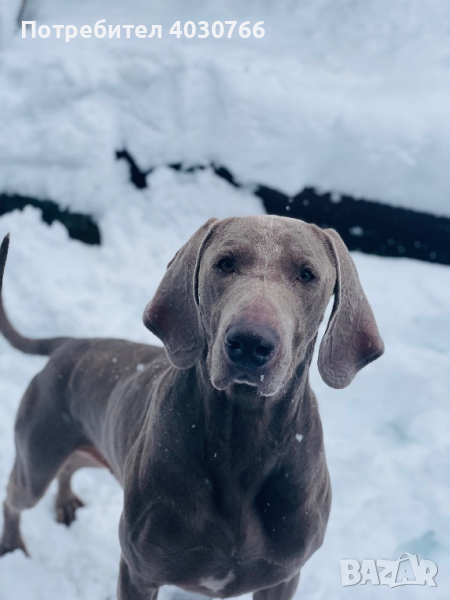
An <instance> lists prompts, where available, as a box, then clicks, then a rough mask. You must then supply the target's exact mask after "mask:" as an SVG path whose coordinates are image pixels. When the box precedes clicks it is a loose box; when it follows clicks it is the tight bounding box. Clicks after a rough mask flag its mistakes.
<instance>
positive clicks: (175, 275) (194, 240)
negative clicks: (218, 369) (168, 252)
mask: <svg viewBox="0 0 450 600" xmlns="http://www.w3.org/2000/svg"><path fill="white" fill-rule="evenodd" d="M217 221H218V219H209V221H207V222H206V223H205V224H204V225H202V226H201V227H200V229H198V230H197V231H196V232H195V233H194V235H193V236H192V237H191V238H190V240H189V241H188V242H187V243H186V244H185V245H184V246H183V247H182V248H181V249H180V250H178V252H177V253H176V254H175V256H174V258H173V259H172V260H171V261H170V262H169V264H168V265H167V271H166V273H165V275H164V277H163V279H162V281H161V283H160V284H159V287H158V289H157V290H156V294H155V295H154V297H153V299H152V300H151V301H150V302H149V304H148V305H147V307H146V309H145V311H144V316H143V321H144V325H145V326H146V327H147V329H150V331H151V332H152V333H154V334H155V335H156V336H157V337H159V339H160V340H161V341H162V342H163V344H164V346H165V348H166V352H167V356H168V357H169V359H170V362H171V363H172V364H173V365H174V366H175V367H177V368H178V369H188V368H189V367H192V366H193V365H194V364H195V363H196V362H197V361H198V360H199V358H200V356H201V354H202V352H203V350H204V345H205V333H204V330H203V326H202V323H201V321H200V313H199V309H198V299H197V276H198V269H199V263H200V259H201V255H202V250H203V247H204V245H205V243H206V241H207V240H208V238H209V236H210V235H211V233H212V230H213V227H214V225H215V223H217Z"/></svg>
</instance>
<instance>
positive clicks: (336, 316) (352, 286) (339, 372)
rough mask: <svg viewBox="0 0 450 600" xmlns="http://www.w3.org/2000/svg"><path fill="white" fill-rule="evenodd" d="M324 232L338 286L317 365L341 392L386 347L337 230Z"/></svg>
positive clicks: (324, 378) (330, 383) (330, 384)
mask: <svg viewBox="0 0 450 600" xmlns="http://www.w3.org/2000/svg"><path fill="white" fill-rule="evenodd" d="M324 233H325V235H326V241H327V245H328V247H329V251H330V253H331V255H332V258H333V260H334V263H335V268H336V284H335V289H334V305H333V310H332V312H331V316H330V320H329V321H328V326H327V330H326V332H325V335H324V336H323V339H322V342H321V344H320V349H319V359H318V366H319V372H320V374H321V376H322V379H323V380H324V381H325V383H326V384H328V385H329V386H330V387H333V388H337V389H341V388H344V387H347V386H348V385H349V384H350V383H351V382H352V380H353V378H354V377H355V375H356V374H357V373H358V371H359V370H360V369H362V368H363V367H365V366H366V365H368V364H369V363H370V362H372V361H373V360H375V359H377V358H379V357H380V356H381V355H382V354H383V352H384V344H383V340H382V339H381V337H380V334H379V333H378V328H377V324H376V323H375V318H374V316H373V312H372V309H371V308H370V304H369V302H368V300H367V298H366V295H365V293H364V290H363V289H362V286H361V283H360V281H359V277H358V273H357V271H356V267H355V264H354V262H353V260H352V258H351V256H350V253H349V251H348V250H347V248H346V246H345V244H344V242H343V241H342V239H341V237H340V236H339V234H338V233H336V231H334V230H333V229H326V230H325V231H324Z"/></svg>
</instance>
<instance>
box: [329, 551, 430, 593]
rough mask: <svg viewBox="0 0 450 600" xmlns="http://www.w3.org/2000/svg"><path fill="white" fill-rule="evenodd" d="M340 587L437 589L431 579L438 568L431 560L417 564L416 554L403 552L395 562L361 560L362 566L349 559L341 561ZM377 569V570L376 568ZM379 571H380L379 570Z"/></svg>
mask: <svg viewBox="0 0 450 600" xmlns="http://www.w3.org/2000/svg"><path fill="white" fill-rule="evenodd" d="M340 563H341V578H342V586H343V587H347V586H349V585H357V584H358V583H359V584H361V585H365V584H366V583H367V582H368V581H370V582H371V584H372V585H388V586H389V587H390V588H394V587H399V586H400V585H425V584H428V585H429V586H430V587H437V585H436V583H435V581H434V579H433V577H435V576H436V574H437V572H438V568H437V566H436V564H435V563H434V562H433V561H432V560H423V559H422V560H421V561H420V562H419V560H418V558H417V555H416V554H409V552H404V553H403V554H402V555H401V556H400V557H399V558H398V559H397V560H380V559H378V560H377V561H375V560H373V559H369V560H363V561H362V565H360V564H359V562H358V561H357V560H354V559H353V558H349V559H346V560H341V561H340ZM377 567H378V568H377ZM379 569H380V570H379Z"/></svg>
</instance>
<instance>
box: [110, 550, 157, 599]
mask: <svg viewBox="0 0 450 600" xmlns="http://www.w3.org/2000/svg"><path fill="white" fill-rule="evenodd" d="M158 589H159V588H157V587H148V586H147V585H145V586H142V585H139V583H138V581H136V578H133V576H132V574H131V573H130V569H129V567H128V565H127V563H126V562H125V560H124V558H123V556H122V557H121V558H120V572H119V585H118V590H117V600H157V598H158Z"/></svg>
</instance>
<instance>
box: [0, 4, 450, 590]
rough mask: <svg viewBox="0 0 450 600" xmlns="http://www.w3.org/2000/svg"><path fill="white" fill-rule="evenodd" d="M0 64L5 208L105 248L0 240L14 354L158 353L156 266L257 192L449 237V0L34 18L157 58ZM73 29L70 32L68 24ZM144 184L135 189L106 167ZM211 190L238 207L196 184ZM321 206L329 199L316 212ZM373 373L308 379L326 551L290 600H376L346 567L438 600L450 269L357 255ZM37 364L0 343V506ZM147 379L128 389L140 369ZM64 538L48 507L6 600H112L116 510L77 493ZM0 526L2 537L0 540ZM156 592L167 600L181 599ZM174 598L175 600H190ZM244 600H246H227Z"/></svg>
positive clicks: (27, 516) (1, 228)
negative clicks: (49, 350)
mask: <svg viewBox="0 0 450 600" xmlns="http://www.w3.org/2000/svg"><path fill="white" fill-rule="evenodd" d="M4 4H5V6H4V8H3V10H4V16H5V18H4V19H3V21H2V20H1V19H0V26H1V27H2V28H3V38H2V40H1V41H0V52H1V57H0V60H1V70H0V107H1V110H0V192H5V191H7V192H11V193H20V194H24V195H30V196H33V197H39V198H49V199H53V200H55V201H58V202H59V203H61V204H62V205H64V206H70V207H72V208H74V209H76V210H82V211H86V212H89V213H92V214H94V216H95V217H96V218H97V220H98V222H99V225H100V228H101V231H102V237H103V244H102V246H100V247H91V246H86V245H83V244H81V243H79V242H76V241H73V240H70V239H69V238H68V237H67V233H66V231H65V229H64V228H63V227H62V226H61V225H60V224H58V223H54V224H53V225H52V226H51V227H48V226H46V225H44V224H43V223H42V222H41V220H40V216H39V212H38V211H36V210H35V209H32V208H28V209H26V210H25V211H24V212H23V213H19V212H17V213H12V214H9V215H6V216H4V217H1V218H0V235H3V233H6V232H7V231H11V249H10V256H9V259H8V265H7V270H6V274H5V285H4V296H5V303H6V305H7V308H8V310H9V313H10V315H11V318H12V320H13V322H14V323H15V324H16V325H17V326H18V327H19V328H20V329H21V330H23V331H24V332H26V333H27V334H28V335H34V336H51V335H61V334H69V335H74V336H93V335H97V336H117V337H125V338H127V339H133V340H137V341H148V342H151V343H158V344H159V341H158V340H156V339H155V338H154V337H153V336H151V334H150V333H149V332H148V331H147V330H146V329H145V328H144V327H143V325H142V321H141V315H142V312H143V309H144V307H145V305H146V303H147V302H148V300H149V299H150V297H151V296H152V294H153V292H154V291H155V289H156V286H157V284H158V282H159V281H160V279H161V277H162V275H163V273H164V270H165V265H166V264H167V262H168V261H169V260H170V258H172V256H173V254H174V253H175V251H176V250H177V249H178V248H179V247H180V246H181V245H182V244H183V243H184V242H185V241H186V239H187V238H188V237H189V235H190V234H191V233H192V232H193V231H194V230H195V229H196V228H197V227H198V226H200V225H201V224H202V223H203V222H204V221H205V220H206V219H207V218H209V217H211V216H216V217H219V218H222V217H226V216H230V215H243V214H262V212H263V209H262V206H261V204H260V203H259V201H258V200H257V199H256V198H255V197H254V196H253V195H252V194H251V185H252V184H254V183H263V184H266V185H269V186H272V187H275V188H277V189H279V190H281V191H285V192H286V193H288V194H293V193H295V192H297V191H298V190H299V189H301V188H302V187H303V186H304V185H315V186H317V187H319V188H321V189H323V190H329V191H331V190H332V191H334V192H335V193H336V194H339V193H350V194H354V195H361V196H365V197H367V198H374V199H380V200H383V201H385V202H390V203H393V204H397V205H402V206H410V207H414V208H418V209H423V210H430V211H435V212H437V213H440V214H446V215H450V203H449V201H448V198H449V191H450V169H448V164H447V162H448V156H449V155H450V119H449V118H448V115H449V103H448V98H449V89H450V86H449V75H450V53H449V49H448V48H449V47H448V38H447V34H448V29H449V26H450V6H449V4H448V2H447V1H446V0H428V1H427V2H426V3H424V2H423V1H421V0H397V1H396V2H395V3H394V2H391V1H389V0H333V1H331V0H315V1H312V0H308V1H307V2H298V3H294V2H291V1H290V0H280V1H279V2H277V3H275V2H272V1H269V0H261V1H260V2H246V3H244V2H238V1H237V0H228V1H224V2H222V3H221V4H220V6H219V5H218V4H217V3H207V2H203V1H199V2H195V3H186V2H184V3H183V2H181V0H173V1H172V2H170V3H168V2H166V1H163V0H155V1H154V2H152V3H151V6H150V5H149V3H148V2H147V1H144V0H136V2H134V3H133V5H132V6H131V4H130V3H129V4H125V3H123V2H119V1H118V0H111V1H110V2H108V5H107V8H106V5H105V3H103V2H100V0H91V1H84V2H77V3H72V2H69V0H58V1H56V0H29V1H28V9H27V11H28V14H27V15H26V18H27V19H35V18H36V19H37V20H38V25H40V24H43V23H45V24H48V25H52V24H55V23H64V24H74V25H78V26H79V25H83V24H90V25H93V24H94V23H95V21H97V20H98V19H103V18H106V19H107V24H113V25H114V24H117V23H133V24H135V25H138V24H140V23H142V24H146V25H147V26H149V25H151V24H154V23H161V24H162V25H163V28H164V37H163V39H161V40H157V39H152V40H139V39H136V38H131V39H130V40H126V39H120V40H116V39H112V40H108V39H103V40H97V39H91V40H86V39H84V40H82V39H80V38H78V39H77V40H74V41H72V42H70V43H69V44H66V43H65V42H64V41H63V40H56V39H52V38H49V39H47V40H41V39H35V40H33V39H29V38H28V39H25V40H24V39H21V38H20V35H17V34H16V35H14V27H13V18H14V14H15V11H16V10H17V9H18V5H19V2H18V0H14V1H13V0H11V2H9V3H8V4H7V5H6V3H4ZM75 6H76V10H75V9H74V7H75ZM178 19H180V20H181V21H182V22H183V21H186V20H193V21H199V20H208V21H209V22H210V23H211V22H213V21H214V20H222V21H225V20H228V19H236V20H238V22H242V21H244V20H251V22H252V23H254V22H256V21H259V20H264V21H265V28H266V32H267V33H266V36H265V37H264V38H263V39H261V40H251V39H249V40H242V39H239V38H235V37H234V38H233V39H232V40H227V39H222V40H216V39H213V38H212V37H209V38H207V39H206V40H198V39H192V40H186V39H184V38H181V39H180V40H177V39H176V38H174V37H173V36H169V34H168V29H169V27H170V26H171V25H172V23H173V22H174V21H175V20H178ZM123 147H127V148H128V150H129V151H130V152H131V153H132V154H133V156H134V157H135V158H136V160H137V162H138V164H139V165H140V166H141V168H143V169H146V168H149V167H151V166H157V167H158V168H157V169H156V170H155V171H154V172H153V173H152V175H151V176H149V178H148V180H149V184H150V188H149V189H146V190H136V189H135V188H134V187H133V186H132V185H131V184H130V183H129V182H128V167H127V165H126V164H125V163H124V161H116V160H115V158H114V152H115V150H117V149H120V148H123ZM180 161H186V162H188V163H190V164H193V163H202V162H203V163H210V162H211V161H215V162H216V163H217V164H220V165H224V166H226V167H228V168H229V169H230V170H231V171H232V172H233V173H234V174H235V175H236V176H237V177H238V178H239V179H240V180H241V181H242V182H244V183H248V184H249V189H248V190H236V189H234V188H233V187H232V186H230V185H229V184H227V183H226V182H225V181H223V180H221V179H219V178H217V177H216V176H215V175H214V174H213V172H212V171H211V170H210V169H207V170H205V171H202V172H197V173H195V174H190V175H189V174H177V173H175V172H173V171H172V170H170V169H168V168H165V167H163V166H162V165H165V164H169V163H175V162H180ZM334 199H335V200H336V202H338V201H339V196H338V195H336V196H334ZM354 258H355V261H356V263H357V267H358V269H359V272H360V276H361V279H362V281H363V284H364V287H365V290H366V292H367V295H368V297H369V298H370V300H371V302H372V305H373V308H374V312H375V314H376V317H377V321H378V323H379V325H380V329H381V332H382V335H383V338H384V340H385V343H386V354H385V356H384V357H383V358H382V359H380V360H379V361H377V362H375V363H374V364H372V365H370V366H369V367H367V368H366V369H364V370H363V372H362V373H361V374H359V375H358V377H357V378H356V380H355V381H354V382H353V384H352V385H351V386H350V387H349V388H347V389H345V390H342V391H336V390H332V389H330V388H328V387H327V386H326V385H325V384H324V383H323V382H322V381H321V379H320V377H319V375H318V372H317V369H316V368H315V367H314V369H313V371H312V376H311V379H312V385H313V389H314V390H315V392H316V394H317V397H318V401H319V406H320V409H321V415H322V419H323V425H324V434H325V444H326V453H327V460H328V464H329V468H330V473H331V478H332V485H333V507H332V513H331V518H330V522H329V525H328V530H327V534H326V538H325V543H324V545H323V547H322V548H321V549H320V550H319V551H318V552H317V553H316V554H315V555H314V556H313V557H312V559H311V560H310V561H309V562H308V563H307V565H306V566H305V568H304V570H303V572H302V576H301V582H300V586H299V589H298V592H297V593H296V596H295V600H301V599H302V598H308V600H324V599H327V600H328V599H332V600H347V599H348V598H358V600H360V599H362V600H372V599H373V600H375V599H376V600H379V599H383V600H384V599H386V600H388V599H390V598H391V595H392V592H391V590H389V588H388V587H386V586H380V587H372V586H371V585H370V584H367V585H365V586H355V587H353V588H344V589H343V588H342V587H341V582H340V571H339V561H340V560H341V559H344V558H356V559H358V560H359V561H360V562H361V561H362V560H363V559H375V560H376V559H379V558H384V559H393V560H394V559H396V558H398V557H399V556H400V555H401V554H402V553H403V552H411V553H417V554H418V555H419V557H420V558H427V559H431V560H434V561H435V562H436V563H437V565H438V567H439V573H438V575H437V577H436V583H437V586H438V587H437V588H436V589H432V590H430V589H429V588H427V587H422V586H417V587H416V586H408V587H407V588H398V589H397V590H396V592H395V595H396V597H397V598H399V599H400V600H403V599H405V600H406V599H407V600H447V598H448V589H450V571H449V569H448V565H449V564H450V509H449V502H448V497H449V489H450V438H449V436H448V432H449V430H450V404H449V390H450V368H449V364H450V316H449V315H450V294H449V290H450V269H449V268H447V267H442V266H438V265H431V264H425V263H420V262H416V261H411V260H407V259H397V260H393V259H381V258H377V257H369V256H363V255H358V254H355V256H354ZM44 364H45V359H42V358H39V357H31V356H26V355H23V354H21V353H19V352H17V351H15V350H12V349H11V348H10V347H9V346H8V344H7V343H6V342H5V341H4V339H3V338H1V337H0V442H1V443H0V496H1V495H2V494H3V493H4V492H3V491H4V489H5V486H6V482H7V477H8V473H9V470H10V468H11V465H12V460H13V457H14V446H13V423H14V417H15V412H16V410H17V407H18V404H19V401H20V397H21V395H22V393H23V391H24V390H25V388H26V386H27V383H28V381H29V380H30V378H31V377H32V376H33V374H34V373H36V372H37V371H39V369H40V368H41V367H42V366H43V365H44ZM139 368H142V367H139ZM75 488H76V490H77V492H78V493H79V494H80V496H81V497H82V498H83V499H84V500H85V501H86V504H87V507H86V508H84V509H82V510H80V511H79V513H78V518H77V520H76V521H75V523H74V524H73V525H72V526H71V527H70V528H69V529H67V528H65V527H64V526H61V525H59V524H57V523H56V522H55V519H54V515H53V502H54V496H55V487H54V485H52V486H51V488H50V489H49V491H48V492H47V494H46V496H45V497H44V499H43V500H42V501H41V502H40V503H39V504H38V506H37V507H36V508H34V509H32V510H30V511H26V512H25V513H24V516H23V535H24V538H25V540H26V543H27V545H28V548H29V550H30V553H31V556H32V559H31V560H30V559H27V558H25V556H23V555H22V554H21V553H20V552H15V553H14V554H12V555H8V556H5V557H3V558H1V559H0V600H61V598H63V599H64V600H94V599H97V598H98V599H104V600H106V599H107V598H109V599H111V600H112V599H113V598H115V588H116V580H117V571H118V560H119V554H120V550H119V543H118V536H117V527H118V520H119V516H120V512H121V505H122V492H121V490H120V488H119V486H118V484H117V483H116V482H115V481H114V480H113V478H112V477H111V475H110V474H109V473H107V472H106V471H102V470H97V469H96V470H88V469H86V470H84V471H81V472H79V473H78V474H77V475H76V476H75ZM1 521H2V517H1V516H0V527H1V525H2V522H1ZM177 594H178V592H176V591H174V590H173V589H170V588H167V589H164V590H162V592H161V594H160V599H161V600H171V599H175V598H180V599H181V596H178V595H177ZM183 597H184V598H186V597H187V596H186V595H184V596H183ZM245 598H246V600H248V599H249V596H246V597H245Z"/></svg>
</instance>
